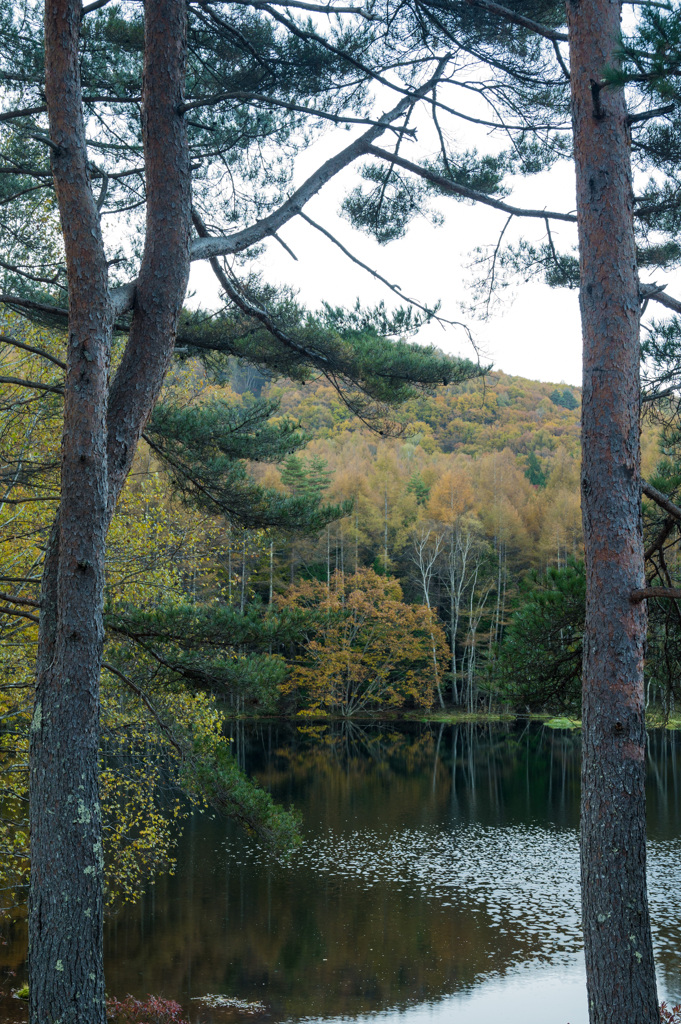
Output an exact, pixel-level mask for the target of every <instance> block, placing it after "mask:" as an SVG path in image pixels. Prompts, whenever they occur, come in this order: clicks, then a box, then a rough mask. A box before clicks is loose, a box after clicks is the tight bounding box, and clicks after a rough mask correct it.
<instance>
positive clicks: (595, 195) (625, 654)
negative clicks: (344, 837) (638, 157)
mask: <svg viewBox="0 0 681 1024" xmlns="http://www.w3.org/2000/svg"><path fill="white" fill-rule="evenodd" d="M567 6H568V27H569V34H570V53H571V90H572V119H573V129H574V147H575V166H576V173H577V211H578V226H579V244H580V277H581V290H580V306H581V313H582V332H583V342H584V382H583V406H582V452H583V456H582V458H583V462H582V516H583V525H584V547H585V556H586V579H587V596H586V633H585V638H584V674H583V687H584V689H583V712H582V714H583V731H582V735H583V755H582V810H581V867H582V919H583V928H584V946H585V955H586V971H587V989H588V997H589V1015H590V1020H591V1022H592V1024H606V1022H607V1024H621V1022H622V1021H632V1022H634V1021H635V1022H636V1024H658V1022H659V1011H658V1007H657V990H656V984H655V968H654V963H653V951H652V941H651V934H650V921H649V916H648V900H647V893H646V836H645V825H646V819H645V788H644V784H645V721H644V700H643V644H644V640H645V633H646V612H645V608H644V606H643V604H640V603H639V604H632V602H631V600H630V595H631V593H632V591H633V590H635V589H637V588H639V587H641V586H643V544H642V532H641V481H640V444H639V298H638V290H639V289H638V274H637V269H636V257H635V244H634V232H633V220H632V210H633V192H632V180H631V163H630V156H629V142H630V140H629V129H628V125H627V111H626V105H625V101H624V95H623V91H622V90H621V89H615V88H611V87H608V88H603V87H601V85H600V84H599V83H600V82H601V81H602V75H603V70H604V68H605V67H606V66H607V65H609V64H610V65H611V64H613V63H614V60H615V58H614V54H615V53H616V50H617V46H618V43H619V32H620V14H621V8H620V5H619V4H618V3H611V2H610V0H569V2H568V5H567Z"/></svg>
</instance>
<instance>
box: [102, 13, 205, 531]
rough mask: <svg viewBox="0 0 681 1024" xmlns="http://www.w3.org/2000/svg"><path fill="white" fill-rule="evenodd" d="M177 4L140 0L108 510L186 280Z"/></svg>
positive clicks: (181, 31)
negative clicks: (138, 221) (130, 272)
mask: <svg viewBox="0 0 681 1024" xmlns="http://www.w3.org/2000/svg"><path fill="white" fill-rule="evenodd" d="M186 20H187V19H186V9H185V5H184V3H183V2H181V0H165V2H164V0H147V2H146V4H145V28H144V54H145V56H144V81H143V85H142V129H143V133H144V163H145V168H146V190H147V222H146V236H145V244H144V255H143V257H142V266H141V268H140V274H139V277H138V279H137V287H136V293H135V308H134V312H133V321H132V327H131V330H130V337H129V340H128V344H127V346H126V349H125V353H124V355H123V359H122V361H121V365H120V367H119V369H118V373H117V374H116V379H115V381H114V383H113V385H112V388H111V401H110V403H109V444H108V451H109V509H110V513H111V514H113V508H114V506H115V504H116V501H117V500H118V497H119V495H120V493H121V489H122V487H123V484H124V483H125V479H126V477H127V475H128V473H129V471H130V467H131V465H132V460H133V457H134V454H135V450H136V448H137V442H138V441H139V439H140V436H141V434H142V430H143V429H144V425H145V423H146V422H147V420H148V418H149V416H150V415H151V411H152V409H153V407H154V403H155V401H156V399H157V397H158V394H159V391H160V390H161V385H162V384H163V378H164V376H165V372H166V370H167V368H168V363H169V362H170V358H171V356H172V352H173V346H174V344H175V333H176V330H177V321H178V317H179V314H180V310H181V309H182V303H183V301H184V297H185V293H186V290H187V282H188V280H189V242H190V236H191V170H190V166H189V147H188V144H187V133H186V129H185V125H184V121H183V119H182V116H181V115H179V114H178V113H177V108H178V107H179V106H180V105H181V104H182V103H183V102H184V79H185V63H186V44H187V39H186V36H187V25H186Z"/></svg>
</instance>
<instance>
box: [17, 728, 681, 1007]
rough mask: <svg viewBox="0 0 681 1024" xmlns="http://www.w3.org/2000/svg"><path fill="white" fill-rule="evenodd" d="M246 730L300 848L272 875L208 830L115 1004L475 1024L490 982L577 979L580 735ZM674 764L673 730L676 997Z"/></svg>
mask: <svg viewBox="0 0 681 1024" xmlns="http://www.w3.org/2000/svg"><path fill="white" fill-rule="evenodd" d="M232 729H233V734H232V739H233V740H234V749H235V753H236V756H237V757H238V759H239V762H240V763H241V764H242V765H244V766H245V767H246V768H247V769H248V771H249V772H252V773H253V774H254V775H255V776H256V777H257V778H258V779H259V780H260V782H261V784H262V785H263V786H264V787H266V788H267V789H269V790H270V791H271V792H272V794H273V795H274V796H275V798H276V799H277V800H279V801H281V802H283V803H286V804H288V803H293V804H295V805H296V806H297V807H298V808H300V810H301V811H302V814H303V822H304V824H303V830H304V836H305V842H304V845H303V848H302V850H301V851H300V852H299V853H298V854H296V856H295V857H294V858H293V860H292V861H291V863H289V864H283V863H275V862H273V861H271V860H270V859H268V858H266V857H264V856H263V855H262V854H261V853H260V851H259V850H258V849H257V848H256V847H254V846H253V844H252V843H251V842H250V841H249V840H247V839H245V838H244V837H243V835H242V834H240V833H238V832H236V831H235V830H233V829H232V828H231V827H229V826H227V825H226V824H225V823H224V822H222V821H220V820H217V819H215V818H213V817H211V816H210V815H194V816H193V817H192V818H191V819H190V821H189V824H188V826H187V829H186V832H185V835H184V837H183V838H182V840H181V844H180V850H179V869H178V873H177V876H176V877H175V878H166V879H162V880H160V881H158V882H157V884H156V885H155V886H151V887H150V888H149V891H148V893H147V895H146V896H145V897H144V898H143V900H142V901H141V903H140V904H139V905H138V906H137V907H133V908H129V909H126V910H124V911H122V912H120V913H119V914H118V916H116V917H114V918H112V919H111V920H109V922H108V923H107V926H106V948H107V981H108V990H109V992H111V993H113V994H116V995H124V994H126V993H127V992H132V993H133V994H135V995H145V994H146V993H147V992H154V993H158V994H163V995H166V996H168V997H172V998H176V999H178V1001H180V1002H182V1003H183V1004H184V1005H185V1006H187V1007H192V1009H191V1013H192V1014H193V1016H194V1017H195V1018H196V1019H197V1020H198V1019H201V1020H206V1021H207V1020H216V1021H217V1020H219V1019H227V1018H224V1017H223V1018H220V1017H219V1016H218V1012H219V1011H210V1010H205V1011H202V1010H200V1009H199V1008H198V1004H196V1003H191V1002H190V999H191V997H193V996H199V995H202V994H205V993H208V992H211V993H226V994H230V995H234V996H238V997H239V998H242V999H248V1000H263V1001H265V1002H266V1003H267V1004H268V1005H269V1006H270V1007H271V1016H272V1017H274V1018H275V1019H282V1018H294V1019H295V1018H300V1017H316V1018H330V1017H338V1016H340V1015H346V1016H356V1015H358V1014H364V1013H369V1012H375V1011H381V1010H383V1011H385V1010H388V1009H389V1008H395V1009H397V1008H402V1009H405V1008H408V1007H415V1006H417V1005H418V1004H423V1003H426V1002H433V1003H437V1002H438V1001H440V1000H442V999H443V998H445V997H450V996H452V994H456V993H460V994H463V993H469V997H468V998H466V1007H467V1010H470V1009H472V1008H474V1005H475V998H476V993H484V992H485V991H487V989H486V986H489V984H490V979H494V978H497V979H499V978H501V979H503V978H508V979H513V978H514V977H515V976H516V975H519V976H520V975H522V976H525V975H526V973H527V972H528V971H529V972H530V973H531V974H532V977H534V978H535V979H536V983H537V984H540V983H541V978H542V977H544V978H546V977H548V976H549V975H548V974H546V972H547V971H549V972H556V971H557V972H559V975H560V974H564V975H566V976H567V975H570V973H571V972H572V974H574V973H575V971H579V969H580V963H581V961H580V949H581V936H580V931H579V888H578V852H577V834H576V829H577V824H578V814H579V751H580V736H579V733H578V732H564V731H553V730H551V729H548V728H546V727H542V726H538V725H534V724H532V725H530V724H515V723H506V724H485V725H479V724H473V723H464V724H459V725H440V724H432V725H397V724H395V723H390V724H382V725H378V724H368V723H357V722H348V721H344V722H333V723H328V724H318V723H315V724H310V723H308V724H305V725H301V726H295V725H291V724H282V723H280V722H276V723H275V722H272V723H268V722H264V723H257V724H248V723H243V722H235V723H233V725H232ZM678 757H679V742H678V740H677V737H676V734H674V733H669V732H663V731H657V732H654V733H651V735H650V772H649V830H650V837H651V857H650V860H651V906H652V912H653V917H654V920H655V922H656V932H655V941H656V949H657V955H658V962H659V965H660V975H661V977H660V981H661V988H662V989H663V990H664V991H665V992H666V994H667V995H669V996H671V997H672V998H675V997H677V996H678V993H679V991H680V990H681V976H680V974H679V966H678V962H677V961H678V953H677V951H678V949H679V945H680V943H681V922H680V914H679V910H678V907H677V905H676V904H675V902H672V901H670V898H669V894H670V892H675V891H678V888H679V883H680V882H681V807H680V805H679V770H678V769H679V763H678ZM23 957H24V945H23V935H22V932H21V928H18V929H15V932H14V935H13V941H12V942H11V944H10V945H9V946H5V947H2V948H0V958H1V959H2V963H3V964H4V965H5V966H13V967H14V969H16V970H17V971H18V977H20V976H21V972H22V961H23ZM532 972H534V973H532ZM542 972H544V973H542ZM551 976H553V975H551ZM462 998H463V995H462ZM15 1005H16V1004H15ZM558 1010H559V1011H560V1007H558ZM476 1019H477V1018H476ZM507 1019H510V1018H508V1017H507ZM548 1019H549V1018H548V1017H547V1020H548ZM556 1020H558V1021H562V1018H561V1016H560V1012H559V1016H558V1017H557V1018H556ZM405 1024H408V1021H406V1022H405ZM562 1024H565V1021H563V1022H562ZM572 1024H578V1021H577V1020H576V1019H574V1020H572Z"/></svg>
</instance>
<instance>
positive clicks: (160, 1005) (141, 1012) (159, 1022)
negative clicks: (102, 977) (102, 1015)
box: [106, 996, 189, 1024]
mask: <svg viewBox="0 0 681 1024" xmlns="http://www.w3.org/2000/svg"><path fill="white" fill-rule="evenodd" d="M106 1019H107V1021H109V1022H110V1024H189V1021H188V1020H185V1018H184V1017H182V1007H181V1006H180V1004H179V1003H176V1002H174V1001H173V1000H172V999H161V998H160V997H159V996H147V998H146V999H145V1000H141V999H135V998H134V996H126V997H125V999H116V998H114V997H113V996H110V997H109V998H108V999H107V1001H106Z"/></svg>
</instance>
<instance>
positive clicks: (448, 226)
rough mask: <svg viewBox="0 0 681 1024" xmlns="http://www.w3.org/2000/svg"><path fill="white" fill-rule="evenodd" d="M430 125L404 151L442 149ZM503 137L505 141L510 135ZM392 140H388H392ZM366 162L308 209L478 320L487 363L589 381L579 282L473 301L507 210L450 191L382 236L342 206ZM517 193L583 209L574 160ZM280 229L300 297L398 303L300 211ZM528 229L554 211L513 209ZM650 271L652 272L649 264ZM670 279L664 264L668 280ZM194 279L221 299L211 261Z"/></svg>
mask: <svg viewBox="0 0 681 1024" xmlns="http://www.w3.org/2000/svg"><path fill="white" fill-rule="evenodd" d="M412 123H413V122H412ZM428 131H429V119H428V118H426V117H424V119H423V121H422V123H421V125H420V126H419V142H411V141H410V140H408V139H405V140H404V142H403V145H402V149H401V153H402V155H403V156H405V157H407V158H408V159H413V160H418V159H419V157H421V156H422V155H423V153H424V151H426V152H427V151H428V150H430V151H431V152H432V151H433V149H434V148H435V147H433V145H432V140H430V145H429V140H428V138H427V133H428ZM356 134H358V132H355V131H353V132H344V131H338V130H336V131H329V132H327V133H325V134H324V135H323V136H322V137H321V139H319V140H318V141H317V142H316V143H315V144H314V145H313V146H311V147H310V148H309V150H307V151H306V152H304V153H302V154H301V155H299V157H298V158H297V162H296V174H295V179H294V186H298V185H300V184H301V183H302V181H304V180H305V178H306V177H307V176H308V175H309V174H310V173H312V171H314V170H315V169H316V167H317V166H319V164H320V163H322V162H323V161H324V160H325V159H327V158H328V157H329V156H331V155H332V154H334V153H336V152H337V151H338V150H340V149H342V148H343V147H344V146H346V145H347V144H348V143H349V142H350V141H351V140H352V138H353V137H354V135H356ZM456 141H457V143H458V144H459V145H461V146H463V147H472V146H474V145H476V144H477V146H478V148H479V149H480V151H481V152H488V151H490V150H492V151H494V149H495V148H497V147H498V145H501V140H500V142H499V143H498V144H495V142H494V139H489V138H485V137H484V136H483V137H482V138H475V137H473V136H471V137H470V138H465V137H463V138H462V137H460V133H459V131H458V130H457V140H456ZM503 142H504V144H507V139H506V138H505V137H504V140H503ZM384 144H385V145H386V148H387V147H388V146H389V144H390V143H389V141H388V142H384ZM360 165H361V162H360V161H358V162H356V164H355V165H353V166H352V167H349V168H347V169H346V170H345V171H343V172H342V173H341V174H340V175H338V176H337V177H336V178H335V179H334V180H332V181H331V182H330V183H329V184H328V185H326V187H325V188H324V189H323V190H322V192H321V193H320V194H319V195H317V196H316V197H315V198H314V199H313V200H311V201H310V202H309V203H308V204H307V205H306V207H305V212H306V213H307V214H308V215H309V216H310V217H312V218H313V219H314V220H316V221H317V222H318V223H320V224H321V225H323V226H324V227H325V228H326V229H327V230H328V231H330V232H331V233H332V234H333V235H334V236H335V237H336V238H337V239H338V241H339V242H341V243H342V244H343V245H344V246H345V247H346V248H347V249H349V250H350V251H351V252H352V253H353V254H354V255H355V256H356V257H358V258H359V259H361V260H362V261H363V262H365V263H367V264H368V265H369V266H371V267H373V268H374V269H375V270H377V271H378V272H379V273H380V274H382V276H383V277H385V278H387V279H388V280H389V281H390V282H391V283H393V284H395V285H398V286H399V287H400V288H401V289H402V292H403V294H404V295H407V296H410V297H411V298H414V299H416V300H418V301H419V302H421V303H423V304H424V305H427V306H432V305H434V304H435V303H436V302H437V301H438V300H439V301H440V302H441V304H442V306H441V314H442V316H443V317H446V318H447V319H450V320H458V321H462V322H464V323H465V324H466V325H467V326H468V328H469V329H470V331H471V333H472V335H473V337H474V339H475V341H476V343H477V345H478V348H479V351H480V355H481V358H482V361H483V362H488V363H492V364H493V367H494V368H495V369H499V370H503V371H504V372H506V373H510V374H517V375H519V376H523V377H528V378H530V379H533V380H541V381H549V382H553V383H560V382H564V383H566V384H573V385H581V372H582V371H581V329H580V322H579V303H578V295H577V292H576V290H575V291H569V290H566V289H551V288H548V287H547V286H546V285H544V284H541V283H539V282H538V281H531V282H529V283H525V282H521V281H516V282H515V283H514V284H513V285H511V286H509V287H508V288H506V289H503V290H502V291H501V294H500V295H499V297H498V298H497V300H496V302H495V303H494V304H493V306H492V308H491V311H490V315H489V317H488V318H487V319H482V318H480V317H476V316H475V315H473V314H471V312H470V311H469V310H467V309H466V305H467V304H469V303H470V300H471V284H472V280H473V279H474V277H475V270H474V268H471V263H472V261H473V260H474V259H475V255H474V250H475V249H476V247H478V246H483V247H484V246H489V247H491V249H490V251H492V250H493V249H494V247H495V245H496V243H497V241H498V238H499V235H500V232H501V231H502V229H503V228H504V224H505V223H506V220H507V215H506V214H505V213H502V212H500V211H497V210H492V209H490V208H489V207H484V206H481V205H480V204H475V205H474V204H469V203H464V202H459V201H457V200H454V199H450V198H446V197H442V198H439V199H438V200H437V209H438V210H439V211H440V212H441V213H442V215H443V216H444V224H443V225H442V226H439V227H435V226H433V225H432V224H430V223H429V222H428V221H426V220H425V219H419V220H416V221H414V222H412V224H411V225H410V227H409V228H408V230H407V234H406V237H404V238H402V239H400V240H399V241H397V242H392V243H390V244H389V245H387V246H380V245H378V243H377V242H375V241H374V240H373V239H371V238H369V237H368V236H366V235H364V234H362V233H360V232H359V231H357V230H355V229H354V228H352V227H351V226H350V224H349V223H348V222H347V221H346V220H344V219H343V218H341V217H340V216H339V208H340V204H341V201H342V198H343V196H344V195H345V194H346V193H347V192H348V191H349V190H350V189H351V188H352V187H353V185H354V184H355V183H356V182H357V181H358V180H359V178H358V168H359V166H360ZM508 202H510V203H512V204H514V205H519V206H521V207H531V208H534V209H545V208H548V209H553V210H560V211H562V212H569V211H574V207H575V182H574V168H573V166H572V164H571V163H570V162H568V161H565V162H562V163H560V164H557V165H556V166H555V167H553V168H552V170H550V171H548V172H545V173H542V174H540V175H534V176H532V177H528V178H516V179H514V181H513V191H512V194H511V195H510V196H509V198H508ZM551 231H552V237H553V241H554V244H555V246H556V248H557V249H558V250H562V251H569V249H570V247H571V246H572V245H574V244H575V242H576V227H575V226H573V225H571V224H566V223H561V222H553V223H552V225H551ZM279 234H280V237H281V239H282V240H283V241H284V242H286V244H287V246H289V247H290V249H291V250H292V251H293V252H294V253H295V256H296V257H297V259H296V260H294V259H293V258H292V257H291V256H290V255H289V254H288V253H287V252H286V251H285V249H284V248H283V247H282V246H281V245H280V244H279V243H278V242H277V241H276V240H275V239H271V240H269V242H268V243H267V248H266V252H265V254H264V256H263V257H262V258H261V259H260V260H259V261H258V263H257V266H258V268H259V269H261V270H262V271H263V273H264V277H265V279H266V280H267V281H269V282H270V283H272V284H277V285H290V286H292V287H293V288H294V289H296V290H297V291H298V293H299V297H300V300H301V301H302V302H304V303H305V304H306V305H308V306H310V307H311V308H316V307H318V306H319V305H320V304H321V302H322V301H323V300H325V301H327V302H329V303H330V304H332V305H353V304H354V302H355V300H356V299H357V298H358V297H359V299H360V300H361V302H362V303H363V304H375V303H377V302H379V301H380V300H381V299H382V300H384V301H385V303H386V306H387V307H388V308H392V307H394V306H395V305H398V304H399V299H398V297H397V296H395V295H394V294H393V293H392V292H391V291H390V290H389V289H388V288H386V287H385V285H383V284H381V283H380V282H378V281H376V280H375V278H373V277H372V276H371V275H370V274H369V273H367V272H366V271H365V270H363V269H361V268H360V267H358V266H356V265H355V264H353V263H352V262H351V261H350V260H349V259H348V258H347V257H346V256H345V255H344V254H343V253H342V252H341V250H340V249H339V248H337V247H336V246H335V245H334V244H333V243H332V242H331V241H329V240H328V239H327V238H325V237H324V236H322V235H321V234H319V232H317V231H315V229H314V228H312V227H311V226H310V225H308V224H306V223H305V222H304V221H302V220H301V219H300V218H297V219H296V220H295V221H292V222H291V223H289V224H288V225H286V226H285V227H284V228H283V229H282V230H281V232H280V233H279ZM523 236H524V237H525V238H527V239H528V240H529V241H531V242H535V243H541V242H543V241H545V240H546V227H545V224H544V221H543V220H530V219H526V220H520V219H518V218H515V219H514V220H513V221H512V222H511V224H510V225H509V227H508V229H507V231H506V233H505V235H504V245H506V244H507V243H508V242H513V241H517V240H518V239H519V238H520V237H523ZM642 276H643V278H644V280H646V279H647V277H648V276H649V275H645V274H643V275H642ZM658 276H659V275H658ZM665 279H666V278H665V276H664V275H662V277H661V278H660V283H662V282H663V281H664V280H665ZM190 288H191V289H193V290H194V291H195V293H196V295H195V298H194V300H193V301H194V302H200V303H201V304H202V305H205V306H208V307H211V308H214V307H215V305H216V297H217V288H216V284H215V279H214V276H213V274H212V271H211V269H210V267H209V266H208V264H204V263H201V264H194V266H193V268H192V276H191V279H190ZM668 290H669V292H670V293H672V294H675V293H676V291H678V290H679V289H678V288H677V289H675V288H674V282H673V281H670V284H669V289H668ZM652 305H654V304H652ZM661 312H662V311H661V309H660V308H659V307H658V308H657V309H655V310H651V313H653V314H657V315H659V314H660V313H661ZM418 340H422V341H424V342H427V343H431V344H434V345H437V346H438V347H439V348H442V349H443V350H444V351H446V352H448V353H453V354H460V355H463V356H467V357H468V358H472V359H475V358H476V353H475V350H474V349H473V347H472V346H471V344H470V342H469V341H468V338H467V335H466V332H465V330H463V329H461V328H456V327H451V326H448V327H447V328H446V329H443V328H442V327H441V326H440V325H438V324H435V323H431V324H430V325H429V326H427V327H425V328H423V329H422V330H421V331H420V333H419V335H418Z"/></svg>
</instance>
